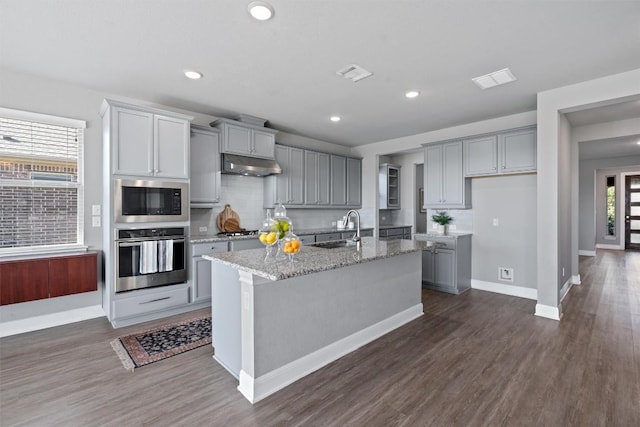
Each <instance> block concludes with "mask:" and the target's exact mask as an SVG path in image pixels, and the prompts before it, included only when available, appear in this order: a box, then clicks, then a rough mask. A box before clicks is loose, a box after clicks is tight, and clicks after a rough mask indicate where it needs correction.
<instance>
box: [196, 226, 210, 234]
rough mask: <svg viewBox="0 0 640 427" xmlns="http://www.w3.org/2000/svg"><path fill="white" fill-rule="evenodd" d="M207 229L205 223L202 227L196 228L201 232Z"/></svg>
mask: <svg viewBox="0 0 640 427" xmlns="http://www.w3.org/2000/svg"><path fill="white" fill-rule="evenodd" d="M207 230H208V229H207V226H206V225H203V226H202V227H200V228H198V231H200V232H201V233H202V232H204V231H207Z"/></svg>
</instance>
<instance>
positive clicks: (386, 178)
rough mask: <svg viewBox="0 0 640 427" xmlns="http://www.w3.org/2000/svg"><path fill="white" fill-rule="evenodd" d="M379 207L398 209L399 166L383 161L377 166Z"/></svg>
mask: <svg viewBox="0 0 640 427" xmlns="http://www.w3.org/2000/svg"><path fill="white" fill-rule="evenodd" d="M378 189H379V194H378V199H379V200H378V202H379V208H380V209H400V166H398V165H392V164H389V163H383V164H381V165H380V166H379V168H378Z"/></svg>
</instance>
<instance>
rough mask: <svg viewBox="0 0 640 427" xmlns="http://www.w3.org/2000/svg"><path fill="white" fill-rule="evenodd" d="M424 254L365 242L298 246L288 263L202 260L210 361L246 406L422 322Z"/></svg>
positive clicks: (261, 254) (237, 256) (255, 258)
mask: <svg viewBox="0 0 640 427" xmlns="http://www.w3.org/2000/svg"><path fill="white" fill-rule="evenodd" d="M425 247H426V243H425V242H419V241H411V240H402V239H396V240H387V241H384V240H378V239H375V238H373V237H365V238H363V245H362V249H361V250H357V249H356V247H355V246H351V247H338V248H323V247H316V246H302V247H301V249H300V252H299V253H297V254H296V255H295V256H294V261H293V262H291V261H289V260H288V259H286V258H285V259H282V260H280V259H277V260H273V259H267V260H266V261H265V250H264V249H261V250H260V249H253V250H246V251H241V252H235V253H234V252H227V253H212V254H204V255H203V258H204V259H206V260H209V261H210V262H211V277H212V285H211V287H212V319H213V334H212V335H213V342H212V345H213V347H214V349H215V351H214V353H215V354H214V359H215V360H216V361H217V362H218V363H220V364H221V365H222V366H223V367H225V368H226V369H227V370H228V371H229V372H230V373H231V374H232V375H233V376H235V377H236V378H238V380H239V386H238V390H239V391H240V392H241V393H242V394H243V395H244V396H245V397H246V398H247V399H248V400H249V401H250V402H252V403H255V402H257V401H259V400H261V399H263V398H265V397H267V396H269V395H270V394H272V393H275V392H276V391H278V390H280V389H281V388H283V387H285V386H287V385H288V384H291V383H292V382H294V381H296V380H298V379H300V378H302V377H304V376H306V375H308V374H309V373H311V372H313V371H315V370H317V369H319V368H321V367H323V366H325V365H327V364H328V363H331V362H332V361H334V360H336V359H338V358H340V357H342V356H344V355H345V354H347V353H350V352H351V351H354V350H355V349H357V348H359V347H361V346H363V345H365V344H367V343H369V342H371V341H373V340H375V339H377V338H378V337H380V336H382V335H384V334H386V333H388V332H390V331H392V330H393V329H396V328H398V327H400V326H402V325H404V324H405V323H407V322H409V321H411V320H413V319H415V318H417V317H419V316H421V315H422V314H423V310H422V294H421V286H422V281H421V271H422V258H421V254H422V252H423V249H424V248H425Z"/></svg>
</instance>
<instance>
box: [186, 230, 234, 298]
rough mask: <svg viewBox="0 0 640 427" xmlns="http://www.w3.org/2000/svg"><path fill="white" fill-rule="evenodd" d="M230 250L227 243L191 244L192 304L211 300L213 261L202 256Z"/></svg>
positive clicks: (190, 276)
mask: <svg viewBox="0 0 640 427" xmlns="http://www.w3.org/2000/svg"><path fill="white" fill-rule="evenodd" d="M228 249H229V245H228V243H227V242H226V241H225V242H214V243H192V244H191V266H190V267H191V268H190V269H189V282H190V283H191V292H192V294H191V299H192V302H194V303H196V302H206V301H210V300H211V261H208V260H206V259H204V258H202V255H204V254H209V253H219V252H227V251H228Z"/></svg>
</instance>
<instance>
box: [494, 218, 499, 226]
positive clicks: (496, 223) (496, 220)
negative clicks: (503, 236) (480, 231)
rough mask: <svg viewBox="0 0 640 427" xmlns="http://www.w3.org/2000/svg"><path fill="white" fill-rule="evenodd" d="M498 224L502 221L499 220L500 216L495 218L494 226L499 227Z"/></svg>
mask: <svg viewBox="0 0 640 427" xmlns="http://www.w3.org/2000/svg"><path fill="white" fill-rule="evenodd" d="M498 225H500V221H499V220H498V218H493V226H494V227H497V226H498Z"/></svg>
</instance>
